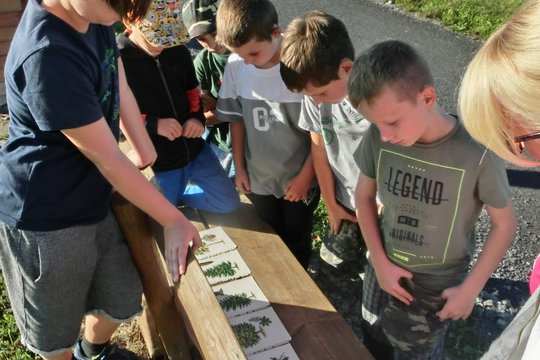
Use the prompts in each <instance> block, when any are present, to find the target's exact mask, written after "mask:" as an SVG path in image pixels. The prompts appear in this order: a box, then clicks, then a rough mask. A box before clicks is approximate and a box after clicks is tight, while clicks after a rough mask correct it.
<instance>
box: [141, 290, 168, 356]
mask: <svg viewBox="0 0 540 360" xmlns="http://www.w3.org/2000/svg"><path fill="white" fill-rule="evenodd" d="M142 306H143V313H142V314H141V316H139V319H138V321H139V327H140V329H141V334H142V337H143V339H144V344H145V345H146V350H147V351H148V354H149V355H150V357H151V358H152V359H154V358H157V357H158V356H162V355H165V349H164V348H163V343H162V342H161V339H160V337H159V333H158V330H157V326H156V322H155V321H154V318H153V317H152V312H151V311H150V309H149V308H148V303H147V302H146V298H145V297H144V296H143V302H142Z"/></svg>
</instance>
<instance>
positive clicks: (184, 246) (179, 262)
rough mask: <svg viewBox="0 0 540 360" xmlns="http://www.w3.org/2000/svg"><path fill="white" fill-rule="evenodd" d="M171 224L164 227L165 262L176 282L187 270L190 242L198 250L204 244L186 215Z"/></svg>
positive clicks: (194, 249)
mask: <svg viewBox="0 0 540 360" xmlns="http://www.w3.org/2000/svg"><path fill="white" fill-rule="evenodd" d="M182 218H183V219H181V220H180V221H178V222H176V223H174V224H173V225H171V226H165V227H164V228H163V231H164V237H165V262H166V263H167V270H168V271H169V273H170V274H171V277H172V278H173V281H174V282H176V281H178V279H179V278H180V275H183V274H184V273H185V272H186V258H187V253H188V249H189V244H190V243H191V242H192V243H193V244H192V249H193V251H196V250H197V249H198V248H199V247H200V246H201V245H202V244H201V238H200V236H199V232H198V231H197V229H195V227H194V226H193V224H192V223H191V222H189V220H188V219H186V218H185V217H182Z"/></svg>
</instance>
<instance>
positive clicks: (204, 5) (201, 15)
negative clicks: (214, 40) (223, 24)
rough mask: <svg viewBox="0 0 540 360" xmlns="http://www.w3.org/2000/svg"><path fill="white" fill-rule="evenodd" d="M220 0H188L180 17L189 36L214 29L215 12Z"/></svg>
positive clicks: (211, 31) (193, 36)
mask: <svg viewBox="0 0 540 360" xmlns="http://www.w3.org/2000/svg"><path fill="white" fill-rule="evenodd" d="M219 2H220V0H188V1H187V2H186V3H185V4H184V6H183V8H182V17H183V19H184V24H185V25H186V27H187V29H188V32H189V36H190V37H191V38H195V37H197V36H202V35H206V34H211V33H213V32H215V31H216V12H217V8H218V5H219Z"/></svg>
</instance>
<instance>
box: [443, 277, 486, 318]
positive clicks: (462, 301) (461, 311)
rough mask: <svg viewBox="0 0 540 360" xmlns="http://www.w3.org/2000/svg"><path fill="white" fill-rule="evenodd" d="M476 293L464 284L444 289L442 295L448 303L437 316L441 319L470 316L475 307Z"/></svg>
mask: <svg viewBox="0 0 540 360" xmlns="http://www.w3.org/2000/svg"><path fill="white" fill-rule="evenodd" d="M476 295H477V294H475V293H474V292H473V291H468V290H467V289H466V288H465V286H463V284H462V285H458V286H455V287H451V288H448V289H446V290H444V291H443V292H442V294H441V296H442V298H443V299H445V300H446V304H444V307H443V308H442V310H441V311H439V312H438V313H437V316H438V317H439V319H440V320H441V321H443V320H446V319H453V320H458V319H466V318H468V317H469V315H470V314H471V312H472V309H473V307H474V302H475V300H476Z"/></svg>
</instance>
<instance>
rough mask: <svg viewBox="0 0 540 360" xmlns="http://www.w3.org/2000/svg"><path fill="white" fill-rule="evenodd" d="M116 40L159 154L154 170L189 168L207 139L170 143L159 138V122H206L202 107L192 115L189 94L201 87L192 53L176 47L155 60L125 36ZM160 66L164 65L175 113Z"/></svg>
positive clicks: (182, 140) (176, 140)
mask: <svg viewBox="0 0 540 360" xmlns="http://www.w3.org/2000/svg"><path fill="white" fill-rule="evenodd" d="M116 40H117V43H118V48H119V50H120V55H121V57H122V62H123V63H124V68H125V71H126V77H127V81H128V84H129V86H130V88H131V90H132V91H133V94H134V95H135V99H136V100H137V103H138V105H139V108H140V110H141V113H142V114H144V115H146V129H147V130H148V134H149V135H150V138H151V139H152V142H153V143H154V146H155V147H156V151H157V154H158V157H157V160H156V162H155V163H154V165H153V166H152V169H153V170H154V171H168V170H172V169H177V168H180V167H184V166H186V165H187V164H188V163H189V162H190V161H192V160H193V159H195V157H196V156H197V155H198V154H199V153H200V152H201V150H202V147H203V145H204V140H203V139H202V138H195V139H191V138H189V139H188V138H184V137H179V138H176V139H175V140H173V141H170V140H169V139H167V138H166V137H164V136H161V135H158V133H157V119H158V118H176V120H177V121H178V122H179V123H180V124H181V125H182V126H183V125H184V123H185V122H186V120H187V119H189V118H196V119H198V120H199V121H200V122H201V123H202V124H203V125H204V123H205V118H204V114H203V109H202V104H200V106H199V109H198V111H196V112H190V103H189V97H188V94H187V91H188V90H191V89H195V88H196V87H197V86H198V85H199V84H198V82H197V77H196V75H195V69H194V67H193V61H192V60H191V55H190V53H189V50H188V49H187V48H186V47H185V46H175V47H172V48H168V49H164V50H163V51H162V52H161V54H159V55H158V56H156V57H153V56H151V55H149V54H148V53H146V52H145V51H144V50H142V49H140V48H139V47H138V46H137V45H135V44H134V43H133V42H132V41H131V40H130V39H129V38H128V37H127V36H126V34H125V33H124V34H120V35H118V37H117V39H116ZM158 65H161V72H162V74H163V77H164V79H165V81H166V83H167V87H168V90H169V94H170V97H171V99H172V103H173V104H174V110H173V108H172V104H171V101H170V100H169V95H168V94H167V88H166V87H165V84H164V81H163V79H162V75H161V74H160V69H159V67H158ZM175 112H176V115H177V116H175ZM141 121H142V120H141Z"/></svg>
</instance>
